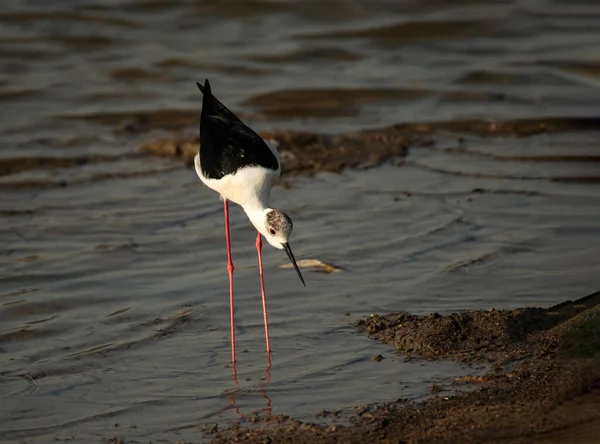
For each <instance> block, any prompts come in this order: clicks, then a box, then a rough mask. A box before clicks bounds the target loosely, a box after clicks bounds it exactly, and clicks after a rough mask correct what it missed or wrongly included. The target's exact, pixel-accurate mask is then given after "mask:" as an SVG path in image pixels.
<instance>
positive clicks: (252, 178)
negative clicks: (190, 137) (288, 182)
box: [194, 155, 280, 208]
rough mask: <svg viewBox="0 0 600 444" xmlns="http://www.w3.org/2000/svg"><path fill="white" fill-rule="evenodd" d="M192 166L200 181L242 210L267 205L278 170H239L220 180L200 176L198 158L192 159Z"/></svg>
mask: <svg viewBox="0 0 600 444" xmlns="http://www.w3.org/2000/svg"><path fill="white" fill-rule="evenodd" d="M194 166H195V168H196V173H197V174H198V177H200V180H202V182H203V183H204V184H205V185H206V186H207V187H209V188H211V189H212V190H215V191H216V192H217V193H219V194H220V195H221V196H223V198H224V199H227V200H230V201H232V202H235V203H237V204H238V205H241V206H242V207H244V208H253V207H261V208H264V207H266V206H267V205H268V202H269V195H270V193H271V188H273V185H274V184H275V183H276V182H277V179H278V178H279V174H280V169H278V170H277V171H273V170H268V169H266V168H263V167H259V166H250V167H246V168H242V169H239V170H238V171H237V172H236V173H235V174H228V175H226V176H223V177H222V178H221V179H209V178H207V177H205V176H204V174H202V168H201V166H200V156H199V155H196V157H195V158H194Z"/></svg>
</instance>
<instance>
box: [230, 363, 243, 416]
mask: <svg viewBox="0 0 600 444" xmlns="http://www.w3.org/2000/svg"><path fill="white" fill-rule="evenodd" d="M231 368H232V370H233V382H234V383H235V385H236V386H237V388H236V389H235V390H233V391H232V392H231V396H229V399H230V400H231V406H230V408H233V409H234V410H235V413H236V415H238V416H239V417H240V418H242V417H243V415H242V413H241V412H240V407H239V406H238V405H237V404H236V402H235V395H236V394H237V393H238V392H239V391H240V389H241V388H242V386H241V385H240V383H239V382H238V379H237V365H236V364H235V362H234V363H233V364H232V365H231Z"/></svg>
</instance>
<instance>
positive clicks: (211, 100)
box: [196, 79, 279, 179]
mask: <svg viewBox="0 0 600 444" xmlns="http://www.w3.org/2000/svg"><path fill="white" fill-rule="evenodd" d="M196 85H198V88H199V89H200V91H202V94H203V99H202V115H201V117H200V165H201V167H202V173H203V174H204V176H205V177H208V178H210V179H221V178H222V177H223V176H225V175H227V174H235V173H236V171H237V170H239V169H240V168H244V167H247V166H256V165H258V166H262V167H264V168H268V169H271V170H274V171H275V170H277V169H278V168H279V162H278V161H277V157H275V155H274V154H273V152H272V151H271V149H270V148H269V147H268V146H267V144H266V143H265V141H264V140H263V139H262V138H261V137H260V136H259V135H258V134H256V133H255V132H254V131H252V130H251V129H250V128H249V127H248V126H246V125H245V124H244V123H243V122H242V121H241V120H240V119H238V117H237V116H236V115H235V114H233V113H232V112H231V111H229V109H227V107H226V106H225V105H223V104H222V103H221V102H220V101H219V100H218V99H217V98H216V97H215V96H213V95H212V92H211V90H210V83H208V79H206V80H204V86H202V85H200V83H198V82H196Z"/></svg>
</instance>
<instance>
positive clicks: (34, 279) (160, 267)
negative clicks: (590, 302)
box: [0, 0, 600, 442]
mask: <svg viewBox="0 0 600 444" xmlns="http://www.w3.org/2000/svg"><path fill="white" fill-rule="evenodd" d="M0 29H1V33H0V66H1V71H0V102H1V105H2V106H1V107H0V239H1V244H0V267H1V268H0V362H2V369H1V370H0V403H1V404H2V409H0V440H2V441H5V442H13V441H14V442H23V440H27V442H48V440H49V439H50V438H52V439H57V440H63V439H68V438H69V437H75V438H76V439H80V440H84V441H85V440H87V439H92V438H93V439H97V436H98V435H100V436H105V435H109V434H114V433H115V431H114V427H115V423H119V424H121V426H120V428H119V433H121V434H122V435H123V436H124V437H126V438H135V439H141V438H149V439H158V438H161V439H166V440H179V439H184V438H185V439H190V440H194V439H197V438H198V437H199V433H200V432H199V430H200V429H201V427H202V426H204V425H205V424H208V423H211V422H215V421H223V420H224V421H233V420H236V419H237V418H238V413H239V412H240V411H241V412H242V413H244V414H249V413H252V412H255V411H257V410H265V409H266V411H269V412H274V413H284V414H290V415H294V416H295V417H298V418H300V419H306V418H312V420H314V414H315V413H317V412H318V411H319V410H321V409H342V410H346V411H350V410H351V408H352V407H353V406H355V405H357V404H360V403H366V402H379V401H390V400H393V399H397V398H398V397H405V398H408V399H414V400H419V399H423V397H425V396H427V395H428V393H429V386H430V385H431V384H432V383H436V384H441V385H443V384H444V383H445V382H447V381H448V380H449V378H450V377H451V376H457V375H460V374H464V373H465V372H469V373H472V372H473V370H472V369H464V368H461V367H459V366H458V365H455V364H453V363H432V362H427V363H423V362H404V358H403V357H401V356H395V355H394V354H393V353H392V352H391V350H390V349H389V348H387V347H384V346H381V345H379V344H377V343H374V341H371V340H369V339H368V338H367V337H366V336H365V335H363V334H360V333H358V332H357V331H356V330H355V328H354V327H353V326H352V323H353V322H354V321H356V320H357V319H359V318H360V317H362V316H367V315H369V314H370V313H373V312H386V311H392V310H406V311H409V312H412V313H419V314H426V313H429V312H433V311H437V312H447V311H450V310H457V309H479V308H485V309H487V308H490V307H495V308H515V307H520V306H524V305H536V306H549V305H551V304H554V303H557V302H560V301H563V300H565V299H574V298H577V297H580V296H584V295H585V294H587V293H589V292H592V291H595V290H598V285H599V284H600V278H599V276H600V260H599V259H598V251H599V250H598V248H599V247H600V228H599V226H598V220H600V205H599V204H600V193H599V188H598V184H599V183H600V169H599V167H600V146H599V145H600V144H599V139H598V129H599V128H600V120H599V117H600V116H599V103H600V56H599V54H600V6H599V5H598V2H596V1H591V0H590V1H573V0H564V1H559V0H522V1H488V2H481V1H453V2H445V1H425V0H418V1H417V0H415V1H403V0H398V1H392V0H369V1H334V0H321V1H318V2H317V1H301V0H299V1H292V0H289V1H288V0H248V1H243V0H232V1H199V0H196V1H192V0H190V1H178V0H170V1H166V0H165V1H160V0H153V1H152V0H149V1H138V0H129V1H126V0H81V1H77V2H73V1H53V2H46V1H40V0H5V1H4V2H3V6H2V10H1V11H0ZM204 78H208V79H209V80H210V81H211V84H212V86H213V92H214V93H215V95H216V96H217V97H218V98H219V99H220V100H222V101H223V102H224V103H225V104H226V105H227V106H228V107H230V108H231V109H232V110H234V111H235V112H236V113H238V114H239V115H240V116H241V117H242V118H243V119H244V121H245V122H247V123H248V124H250V125H251V126H252V127H253V128H255V129H257V130H281V131H290V130H296V131H297V130H301V131H305V132H308V133H322V134H327V135H336V134H341V135H343V134H346V133H348V132H350V131H359V130H364V129H377V128H382V129H383V128H388V127H391V126H392V125H397V124H402V123H411V124H415V126H414V127H415V128H418V126H419V125H425V124H427V125H429V126H428V128H430V129H431V132H432V137H433V139H432V140H433V142H432V144H431V145H429V146H419V147H409V149H408V151H407V153H406V155H405V156H404V157H402V158H401V159H395V161H394V162H392V163H387V164H385V165H382V166H379V167H377V168H371V169H367V170H345V171H343V172H342V173H340V174H332V173H319V172H318V171H317V172H316V174H315V175H312V176H310V177H309V176H302V175H294V176H290V177H288V178H287V179H286V187H285V188H283V187H276V188H275V189H274V190H273V194H272V201H273V204H274V205H276V206H279V207H283V208H285V209H286V210H288V211H289V213H290V214H291V216H292V218H293V219H294V222H295V231H294V236H293V241H292V244H293V247H294V252H295V254H296V256H297V258H299V259H318V260H322V261H325V262H328V263H332V264H334V265H335V266H337V267H338V268H339V269H340V271H339V272H335V273H331V274H325V273H312V272H310V270H307V271H305V272H304V273H305V276H306V280H307V285H308V286H307V288H306V289H304V288H302V287H300V284H299V283H298V282H297V277H296V276H295V275H294V272H293V270H288V269H281V268H280V267H279V266H280V265H282V264H284V263H285V258H284V257H283V256H282V255H281V254H280V252H277V251H274V250H268V251H265V261H266V263H265V266H266V269H265V273H266V285H267V291H268V293H267V294H268V295H269V300H270V305H269V309H270V320H271V334H272V346H273V348H274V350H275V354H274V358H273V367H272V368H271V371H270V373H271V379H270V380H269V381H267V379H266V375H265V373H264V370H265V365H266V362H265V361H266V359H265V357H264V354H263V341H264V338H263V330H262V319H261V307H260V291H259V286H258V276H257V271H256V259H255V251H254V243H253V239H254V236H255V234H254V232H253V230H252V228H251V226H250V224H249V223H248V221H247V220H246V218H245V215H244V214H243V213H242V211H241V210H239V209H237V208H236V209H235V211H234V214H233V219H232V236H233V255H234V262H235V264H236V285H237V288H238V315H237V322H238V326H239V332H238V341H239V342H238V344H239V345H238V347H239V350H247V351H248V352H247V353H243V354H242V357H240V365H239V368H238V372H239V375H238V377H239V380H240V386H237V385H236V384H235V383H234V381H233V380H232V378H231V375H230V369H224V366H225V365H226V364H227V361H228V359H229V339H228V322H229V321H228V307H227V305H228V299H227V290H228V287H227V286H228V283H227V273H226V269H225V260H226V256H225V247H224V236H223V224H222V205H221V203H220V202H219V200H218V198H217V196H216V195H214V193H213V192H212V191H210V190H207V189H206V188H204V187H202V185H201V183H200V181H199V179H198V178H197V177H196V175H195V172H194V171H193V170H190V169H189V168H187V167H186V166H185V165H184V164H183V163H182V162H181V161H180V160H178V159H168V158H160V157H153V156H150V155H148V154H145V153H143V152H141V151H140V150H139V149H138V147H139V146H140V144H142V143H145V142H149V141H153V140H156V139H158V138H169V137H181V136H183V137H187V136H189V137H190V138H193V137H194V136H196V135H197V126H198V119H199V115H200V105H201V94H200V93H199V91H198V90H197V88H196V86H195V82H196V81H203V80H204ZM506 122H509V123H510V124H505V123H506ZM532 122H533V123H532ZM482 125H484V126H485V128H487V129H486V130H485V131H482V130H481V128H482ZM496 125H498V126H497V127H496ZM523 125H525V126H527V125H529V127H528V128H529V130H528V131H517V129H518V128H520V127H521V126H523ZM496 128H502V130H501V131H496V130H495V129H496ZM378 353H381V354H382V355H384V356H385V357H386V358H387V359H384V360H383V361H381V362H375V361H373V359H372V357H373V355H375V354H378ZM88 442H91V441H88Z"/></svg>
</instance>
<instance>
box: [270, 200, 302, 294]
mask: <svg viewBox="0 0 600 444" xmlns="http://www.w3.org/2000/svg"><path fill="white" fill-rule="evenodd" d="M264 224H265V230H264V231H263V232H262V234H263V236H264V237H265V239H266V240H267V242H269V244H271V245H272V246H273V247H275V248H278V249H280V250H285V252H286V253H287V255H288V258H289V259H290V261H291V262H292V264H293V265H294V268H295V269H296V273H298V277H299V278H300V281H302V284H303V285H304V286H306V284H305V283H304V279H303V278H302V274H300V269H299V268H298V265H297V264H296V259H295V258H294V254H293V253H292V248H291V247H290V244H289V238H290V236H291V234H292V230H293V229H294V224H293V223H292V219H290V217H289V216H288V215H287V214H285V213H284V212H283V211H281V210H272V209H269V210H267V211H266V212H265V216H264Z"/></svg>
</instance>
